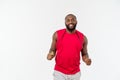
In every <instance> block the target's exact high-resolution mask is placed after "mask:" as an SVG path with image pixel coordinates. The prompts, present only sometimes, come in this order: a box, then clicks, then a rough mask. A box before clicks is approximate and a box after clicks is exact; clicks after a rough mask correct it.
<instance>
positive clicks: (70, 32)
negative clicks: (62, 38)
mask: <svg viewBox="0 0 120 80" xmlns="http://www.w3.org/2000/svg"><path fill="white" fill-rule="evenodd" d="M66 31H67V32H68V33H69V34H72V33H75V31H76V30H73V31H69V30H68V29H66Z"/></svg>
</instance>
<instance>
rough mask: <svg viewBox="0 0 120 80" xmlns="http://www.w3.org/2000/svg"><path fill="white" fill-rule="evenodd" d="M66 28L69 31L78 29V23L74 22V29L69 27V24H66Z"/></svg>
mask: <svg viewBox="0 0 120 80" xmlns="http://www.w3.org/2000/svg"><path fill="white" fill-rule="evenodd" d="M65 25H66V24H65ZM66 28H67V29H68V31H70V32H73V31H74V30H75V29H76V24H74V27H73V28H72V29H71V28H69V25H66Z"/></svg>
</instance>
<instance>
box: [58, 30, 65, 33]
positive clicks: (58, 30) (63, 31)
mask: <svg viewBox="0 0 120 80" xmlns="http://www.w3.org/2000/svg"><path fill="white" fill-rule="evenodd" d="M65 30H66V29H59V30H57V31H56V32H57V33H59V32H64V31H65Z"/></svg>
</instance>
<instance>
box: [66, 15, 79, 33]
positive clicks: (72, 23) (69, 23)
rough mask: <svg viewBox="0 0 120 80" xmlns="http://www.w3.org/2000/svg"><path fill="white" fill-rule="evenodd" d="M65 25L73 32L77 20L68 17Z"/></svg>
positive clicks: (73, 17)
mask: <svg viewBox="0 0 120 80" xmlns="http://www.w3.org/2000/svg"><path fill="white" fill-rule="evenodd" d="M65 25H66V28H67V30H68V31H70V32H73V31H74V30H75V29H76V25H77V20H76V17H75V16H73V15H68V16H66V18H65Z"/></svg>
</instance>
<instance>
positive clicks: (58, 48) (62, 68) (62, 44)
mask: <svg viewBox="0 0 120 80" xmlns="http://www.w3.org/2000/svg"><path fill="white" fill-rule="evenodd" d="M65 25H66V28H64V29H60V30H57V31H56V32H55V33H54V34H53V38H52V44H51V48H50V50H49V53H48V55H47V59H48V60H52V59H53V58H54V57H55V67H54V74H53V75H54V80H80V76H81V70H80V59H81V58H82V60H83V61H84V62H85V63H86V65H91V59H90V58H89V55H88V51H87V44H88V40H87V38H86V36H85V35H84V34H83V33H81V32H80V31H78V30H76V25H77V18H76V16H75V15H73V14H68V15H67V16H66V17H65Z"/></svg>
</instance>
